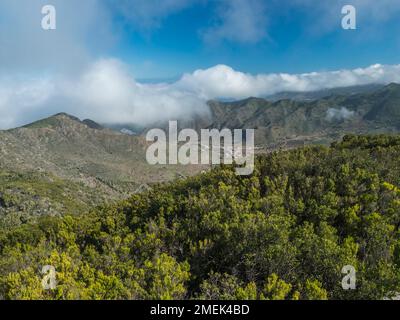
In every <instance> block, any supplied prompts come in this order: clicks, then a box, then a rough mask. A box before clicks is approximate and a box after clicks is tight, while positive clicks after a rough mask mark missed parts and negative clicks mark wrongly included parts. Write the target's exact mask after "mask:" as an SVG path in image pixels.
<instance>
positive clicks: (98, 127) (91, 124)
mask: <svg viewBox="0 0 400 320" xmlns="http://www.w3.org/2000/svg"><path fill="white" fill-rule="evenodd" d="M82 123H84V124H86V125H87V126H88V127H89V128H92V129H96V130H101V129H104V127H103V126H102V125H100V124H98V123H97V122H95V121H93V120H90V119H85V120H83V121H82Z"/></svg>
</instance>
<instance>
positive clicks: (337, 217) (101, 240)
mask: <svg viewBox="0 0 400 320" xmlns="http://www.w3.org/2000/svg"><path fill="white" fill-rule="evenodd" d="M399 156H400V137H390V136H376V137H356V136H347V137H345V138H344V140H343V141H342V142H341V143H337V144H334V145H332V147H330V148H327V147H305V148H301V149H297V150H291V151H281V152H275V153H272V154H270V155H266V156H262V157H259V158H258V159H257V163H256V170H255V172H254V174H253V175H252V176H250V177H238V176H236V175H235V174H234V170H233V169H232V168H230V167H222V168H218V169H215V170H213V171H211V172H209V173H205V174H202V175H199V176H196V177H193V178H189V179H187V180H185V181H177V182H175V183H170V184H166V185H160V186H159V187H156V188H155V189H153V190H151V191H149V192H147V193H144V194H139V195H134V196H133V197H131V198H130V199H128V200H127V201H125V202H122V203H120V204H119V205H117V206H112V207H111V206H109V207H103V208H102V209H96V210H93V211H92V212H91V213H89V214H85V215H79V216H65V217H62V218H60V217H53V218H44V217H43V218H41V219H40V220H39V222H37V223H32V224H25V225H22V226H19V227H15V228H13V229H11V230H8V231H7V232H4V231H2V234H1V235H0V296H1V298H6V299H20V298H26V299H187V298H203V299H326V298H328V299H383V298H390V297H391V296H393V295H396V294H398V293H399V292H400V237H399V225H400V188H399V187H400V160H399V159H400V157H399ZM44 265H52V266H54V267H55V268H56V270H57V281H58V283H57V287H56V289H55V290H50V291H44V290H43V289H42V285H41V281H42V275H41V274H40V271H41V269H42V267H43V266H44ZM345 265H352V266H354V267H355V269H356V270H357V274H356V276H357V282H356V285H357V288H356V290H349V291H345V290H343V288H342V285H341V282H342V278H343V277H344V274H342V273H341V270H342V268H343V266H345Z"/></svg>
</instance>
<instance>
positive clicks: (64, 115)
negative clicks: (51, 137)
mask: <svg viewBox="0 0 400 320" xmlns="http://www.w3.org/2000/svg"><path fill="white" fill-rule="evenodd" d="M65 117H66V118H69V119H71V120H74V121H78V122H81V120H80V119H79V118H77V117H75V116H72V115H70V114H68V113H65V112H60V113H57V114H55V115H54V116H51V117H50V118H65Z"/></svg>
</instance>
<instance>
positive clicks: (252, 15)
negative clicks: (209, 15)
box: [202, 0, 267, 44]
mask: <svg viewBox="0 0 400 320" xmlns="http://www.w3.org/2000/svg"><path fill="white" fill-rule="evenodd" d="M214 20H215V23H214V25H213V26H211V27H209V28H207V29H205V30H204V31H203V32H202V37H203V39H204V40H205V42H206V43H212V44H215V43H218V42H220V41H224V40H226V41H232V42H239V43H257V42H259V41H261V40H264V39H265V37H266V36H267V12H266V3H265V1H262V0H222V1H220V5H219V7H218V9H217V15H216V18H215V19H214Z"/></svg>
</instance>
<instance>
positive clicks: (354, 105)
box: [209, 84, 400, 146]
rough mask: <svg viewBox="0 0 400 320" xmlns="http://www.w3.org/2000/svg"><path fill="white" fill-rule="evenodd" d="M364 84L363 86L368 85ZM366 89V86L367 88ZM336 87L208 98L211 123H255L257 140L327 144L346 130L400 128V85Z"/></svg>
mask: <svg viewBox="0 0 400 320" xmlns="http://www.w3.org/2000/svg"><path fill="white" fill-rule="evenodd" d="M364 89H365V88H364ZM365 90H366V89H365ZM365 90H363V91H362V92H361V93H353V92H351V90H348V91H344V90H342V91H338V92H340V94H337V93H335V94H331V95H328V96H326V97H323V98H320V99H314V100H311V101H301V100H278V101H270V100H267V99H260V98H249V99H246V100H243V101H237V102H225V103H223V102H217V101H212V102H210V103H209V104H210V108H211V113H212V117H211V118H212V120H211V123H210V124H209V127H215V128H220V129H221V128H224V127H227V128H232V129H233V128H249V129H251V128H254V129H256V143H257V144H258V145H269V146H273V145H274V144H282V143H284V144H287V145H292V146H298V145H303V143H307V144H308V143H322V144H327V143H330V142H332V141H335V140H337V139H340V138H341V137H343V135H345V134H347V133H355V134H368V133H391V132H399V129H400V85H399V84H390V85H388V86H385V87H379V86H378V87H375V86H372V87H371V90H367V91H365Z"/></svg>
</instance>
